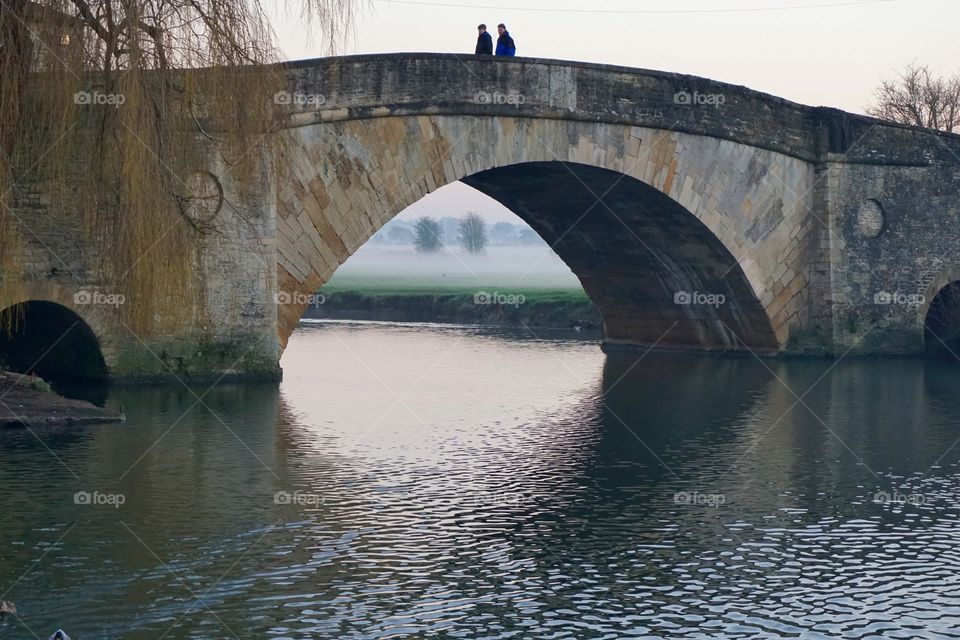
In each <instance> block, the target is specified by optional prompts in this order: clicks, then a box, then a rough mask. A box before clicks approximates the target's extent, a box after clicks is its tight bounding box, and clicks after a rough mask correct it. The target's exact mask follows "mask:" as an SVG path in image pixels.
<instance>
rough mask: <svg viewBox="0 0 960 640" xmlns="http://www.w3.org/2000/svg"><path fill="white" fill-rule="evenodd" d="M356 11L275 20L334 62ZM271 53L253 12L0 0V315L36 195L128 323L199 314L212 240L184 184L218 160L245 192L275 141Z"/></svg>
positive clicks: (148, 2) (177, 4)
mask: <svg viewBox="0 0 960 640" xmlns="http://www.w3.org/2000/svg"><path fill="white" fill-rule="evenodd" d="M264 1H266V2H268V3H270V2H272V0H264ZM366 1H367V0H303V1H302V2H299V3H294V2H288V3H286V5H285V7H284V10H286V11H287V12H299V15H300V17H301V18H302V19H303V20H304V21H307V22H309V23H311V24H314V25H317V26H318V28H319V30H320V32H321V33H323V34H324V38H325V40H326V42H327V45H328V50H333V49H335V48H336V46H337V45H338V44H339V43H341V42H342V41H343V40H344V38H345V37H346V34H347V33H348V32H349V29H350V27H351V25H352V24H353V22H354V20H355V19H356V17H357V16H358V13H359V11H360V10H361V8H362V3H364V2H366ZM268 6H270V7H271V8H273V7H272V5H269V4H268ZM274 41H275V34H274V32H273V29H272V26H271V24H270V20H269V15H268V13H267V11H266V10H265V7H264V4H263V2H262V1H261V0H41V1H37V2H29V1H27V0H0V194H2V195H0V307H3V306H6V304H7V303H8V302H9V301H11V300H16V299H18V296H19V295H20V294H19V289H20V288H21V286H22V283H21V281H22V274H20V273H19V272H18V271H17V266H18V263H19V260H18V257H19V256H21V255H22V251H23V246H22V242H23V241H24V238H22V237H21V236H22V233H23V230H22V229H21V228H20V227H19V225H18V223H17V220H16V218H15V216H14V215H13V209H12V207H13V205H14V198H15V194H16V193H17V192H19V191H21V190H24V189H26V190H29V189H32V188H37V189H42V190H43V192H44V193H45V194H48V195H49V212H48V215H51V216H62V219H63V220H68V221H72V222H73V223H76V224H77V225H78V227H79V228H80V229H82V233H83V234H84V235H85V236H86V237H85V241H87V242H90V243H91V245H90V246H92V247H95V248H96V250H95V251H94V252H93V253H95V254H96V255H97V256H99V264H98V267H97V268H98V269H99V271H100V277H101V279H102V280H103V281H104V282H107V283H110V286H112V287H114V288H115V289H117V291H118V292H123V293H124V294H125V295H126V297H127V299H128V300H132V301H133V300H135V301H136V304H130V305H126V306H125V307H124V309H123V312H124V313H126V314H129V317H128V318H127V321H128V322H131V323H132V326H135V327H136V328H138V329H139V330H140V331H151V330H156V329H160V328H162V327H158V326H157V323H158V320H157V318H158V317H159V315H158V314H157V313H156V312H155V311H156V310H157V309H159V308H163V309H164V311H165V313H164V317H165V318H168V319H169V318H170V313H169V311H170V310H175V309H180V310H184V312H185V313H188V312H190V310H192V309H196V308H198V306H197V305H196V304H191V303H192V302H196V300H193V296H195V295H197V293H196V292H197V291H199V290H201V287H198V286H196V283H195V281H194V278H195V277H196V275H195V274H196V272H197V269H196V265H197V260H198V255H199V254H198V249H199V247H200V245H201V243H202V242H203V239H204V236H205V235H208V234H209V233H210V232H211V230H212V229H211V227H210V226H209V225H207V224H204V223H201V222H198V221H197V220H195V219H194V218H192V217H191V215H190V213H189V207H188V206H187V205H188V204H189V203H190V202H191V199H192V198H193V197H194V194H192V193H191V192H190V182H189V178H190V176H191V175H193V174H194V173H195V172H196V171H197V170H198V169H201V168H203V167H205V166H207V165H208V164H209V162H208V161H209V160H210V159H211V157H216V158H222V159H223V162H222V163H219V164H221V165H222V166H226V167H227V170H228V171H230V172H231V173H232V175H231V176H230V177H231V178H234V179H235V180H234V182H235V184H245V183H246V182H247V180H246V179H247V178H249V177H251V176H252V175H254V172H256V171H257V170H258V169H259V163H261V162H262V159H263V158H264V157H266V155H265V153H267V152H271V151H272V150H271V149H269V148H268V147H269V145H272V144H278V142H277V140H278V138H280V137H279V136H271V135H268V134H269V133H270V132H271V130H272V127H273V124H274V111H273V108H274V107H273V104H272V100H271V97H272V96H273V95H274V94H275V93H276V91H278V90H279V89H281V88H283V87H284V84H283V83H284V79H283V78H282V77H281V76H280V71H279V70H278V68H277V67H275V66H272V65H270V64H269V63H272V62H277V61H279V59H280V55H279V52H278V49H277V48H276V46H275V44H274ZM184 319H186V318H184Z"/></svg>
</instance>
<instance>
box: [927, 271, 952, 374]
mask: <svg viewBox="0 0 960 640" xmlns="http://www.w3.org/2000/svg"><path fill="white" fill-rule="evenodd" d="M923 343H924V350H925V351H926V353H927V355H929V356H932V357H937V358H949V359H953V360H960V281H954V282H950V283H948V284H947V285H946V286H944V287H943V288H942V289H940V291H938V292H937V294H936V295H935V296H934V297H933V300H931V301H930V307H929V309H927V316H926V318H925V319H924V323H923Z"/></svg>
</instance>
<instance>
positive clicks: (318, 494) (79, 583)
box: [0, 324, 960, 638]
mask: <svg viewBox="0 0 960 640" xmlns="http://www.w3.org/2000/svg"><path fill="white" fill-rule="evenodd" d="M541 338H542V339H541V340H534V339H532V338H531V337H530V335H529V333H528V334H526V335H524V334H523V333H522V332H509V331H501V330H493V329H487V330H483V329H471V328H463V327H460V328H452V327H451V328H438V327H417V326H403V327H400V326H390V327H385V326H381V325H377V324H361V325H350V324H318V325H306V326H304V328H302V329H301V330H300V331H298V332H297V333H296V334H294V336H293V339H292V341H291V344H290V348H289V349H288V352H287V357H286V359H285V361H284V365H285V368H286V370H287V378H286V380H285V381H284V383H283V384H282V385H281V387H280V389H279V391H278V390H277V389H276V387H275V386H270V385H264V386H260V385H246V386H229V385H226V386H224V385H221V386H217V387H216V388H213V389H212V390H209V392H207V390H206V389H205V388H202V387H201V388H196V389H193V392H192V393H191V392H190V391H187V390H186V389H183V388H173V387H162V388H119V389H115V390H113V391H111V398H110V400H109V401H110V402H111V403H122V404H123V405H124V407H125V409H126V412H127V415H128V416H129V422H128V424H127V425H124V426H105V427H100V428H91V429H87V430H83V431H76V432H70V433H67V432H63V431H58V432H52V431H51V432H40V433H38V435H39V436H40V438H41V439H42V440H43V441H44V443H45V445H44V444H41V443H40V442H39V441H38V439H37V438H35V437H34V436H33V435H31V434H30V433H27V432H6V433H4V434H2V436H0V450H2V456H0V460H2V462H3V464H2V465H0V484H2V486H4V488H5V492H4V493H3V494H2V496H0V509H2V511H3V513H5V514H6V516H5V524H4V527H3V529H2V531H0V545H2V546H3V548H7V549H12V548H16V549H18V551H17V552H16V553H14V554H12V555H5V556H4V558H3V561H2V562H0V583H4V584H13V583H14V581H16V579H17V577H18V576H20V575H21V574H23V573H24V572H26V571H27V569H28V568H30V566H31V565H32V563H33V562H34V560H35V559H36V557H37V556H38V555H40V554H44V553H46V556H45V559H44V561H43V562H42V563H39V564H38V565H37V566H36V567H35V568H33V570H32V571H30V572H29V573H28V576H27V578H24V580H22V581H21V582H19V583H17V584H16V586H15V589H14V590H13V592H12V593H11V594H9V597H10V598H11V599H13V600H15V601H16V602H17V603H18V605H22V609H23V610H24V611H25V612H26V613H25V614H24V615H25V618H24V620H25V621H26V622H27V623H28V624H30V626H31V627H35V628H40V629H46V628H48V627H55V626H59V625H63V626H64V627H65V628H67V629H68V630H69V631H70V633H71V634H72V635H75V636H79V637H90V636H96V635H98V634H102V633H103V630H104V629H110V630H111V634H113V635H115V637H121V638H133V637H146V636H159V635H161V634H162V633H163V632H164V631H166V630H168V629H170V628H171V627H172V628H173V631H171V634H170V635H169V636H168V637H177V638H208V637H219V636H224V635H229V633H228V632H227V631H226V630H225V626H229V627H230V628H232V629H234V630H241V629H242V630H243V631H242V635H243V636H246V635H252V636H256V637H271V636H276V637H300V636H302V635H304V634H307V633H309V634H311V636H312V637H317V638H342V637H348V638H349V637H356V638H374V637H387V636H391V635H401V636H402V635H405V634H406V635H412V636H426V635H429V634H431V633H432V634H440V635H442V634H450V635H454V634H456V633H458V632H463V633H466V634H468V635H470V634H473V633H474V632H476V631H477V630H479V629H484V630H487V631H488V632H491V633H503V634H507V633H509V632H510V631H516V632H520V633H521V635H524V636H529V637H537V636H538V635H544V634H546V633H548V630H551V629H552V630H553V631H557V632H559V631H560V630H570V631H571V632H572V633H573V634H574V635H575V636H576V637H594V636H600V635H602V634H603V633H606V634H623V633H627V632H628V631H629V632H634V633H649V634H652V635H670V636H677V637H683V636H686V635H689V636H691V637H693V636H695V635H696V634H698V633H699V634H703V633H710V634H711V635H715V636H724V635H726V636H733V635H736V634H746V633H767V634H769V635H774V636H775V635H777V634H782V635H785V636H786V635H790V634H793V633H798V632H799V631H801V630H815V631H818V632H820V633H822V634H823V635H825V636H829V637H838V636H840V635H844V634H847V635H848V636H849V637H861V636H863V637H865V636H867V635H869V634H870V633H871V632H873V631H875V630H876V629H877V628H883V629H888V630H896V629H907V628H908V626H909V629H910V630H911V633H916V634H921V633H928V634H929V635H932V634H935V633H937V632H940V631H945V630H946V629H948V628H955V626H956V622H957V620H958V619H960V611H958V609H957V607H956V603H955V602H954V600H953V599H952V598H951V596H950V592H949V590H948V589H945V588H944V585H946V584H949V582H950V580H951V579H952V576H953V575H956V573H957V571H958V569H960V556H958V553H957V551H956V547H955V545H954V544H953V542H952V540H954V539H955V537H956V535H958V534H960V504H958V499H957V496H958V495H960V493H958V489H960V473H958V468H957V456H958V452H957V450H956V449H953V450H950V447H951V445H952V444H954V442H955V441H956V438H957V435H958V431H957V425H956V420H955V416H956V415H958V410H960V406H958V405H960V400H958V399H957V397H956V394H955V389H956V388H957V385H958V384H960V372H957V371H956V370H955V369H953V368H950V367H948V366H944V365H942V364H940V363H935V362H923V361H870V362H866V361H853V360H849V361H842V362H840V363H838V364H834V363H831V362H829V361H804V362H799V361H786V362H776V363H770V362H761V361H759V360H758V359H756V358H754V357H752V356H745V357H742V358H724V359H720V358H710V357H699V356H683V355H677V354H664V353H650V354H648V355H646V356H645V357H643V358H642V359H639V360H638V355H639V354H632V355H628V354H612V355H609V356H604V355H603V354H602V353H601V352H600V351H599V350H598V349H597V348H596V345H595V344H592V343H584V342H573V341H569V340H566V339H559V338H557V339H554V338H551V337H550V336H541ZM194 394H196V395H194ZM798 396H799V397H800V398H801V399H802V400H801V401H799V402H798V399H797V397H798ZM198 398H202V404H198ZM171 425H172V426H171ZM45 447H49V448H50V450H51V451H53V452H54V453H55V454H56V456H57V458H56V459H55V458H54V457H52V456H51V455H50V451H48V450H47V449H46V448H45ZM58 459H59V460H60V461H62V464H60V463H58ZM74 474H75V476H76V477H74ZM93 490H99V491H101V492H119V493H122V494H123V495H124V496H125V503H124V504H123V505H122V506H121V507H119V508H116V509H114V508H112V507H94V506H90V505H77V504H74V503H73V500H72V496H73V494H74V492H76V491H93ZM884 495H886V496H888V497H891V496H892V498H890V499H888V500H887V501H886V502H884V500H882V499H881V500H877V497H878V496H881V497H882V496H884ZM897 496H912V498H911V499H910V501H909V502H907V501H901V502H897ZM73 523H76V525H75V526H73V528H72V529H71V528H70V527H71V526H72V524H73ZM61 537H62V539H61ZM24 540H27V541H32V542H29V543H28V544H27V545H23V544H22V541H24ZM57 540H60V541H59V542H58V543H57V544H56V545H54V546H52V547H51V546H50V545H51V544H52V543H54V542H56V541H57ZM18 541H19V542H18ZM15 542H16V543H17V545H18V546H15V545H14V543H15ZM198 597H199V601H198ZM211 612H213V613H211ZM214 614H215V615H214Z"/></svg>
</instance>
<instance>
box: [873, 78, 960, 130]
mask: <svg viewBox="0 0 960 640" xmlns="http://www.w3.org/2000/svg"><path fill="white" fill-rule="evenodd" d="M867 113H868V114H870V115H871V116H874V117H876V118H881V119H883V120H890V121H893V122H899V123H901V124H910V125H915V126H918V127H929V128H931V129H939V130H941V131H951V132H955V133H956V132H960V72H958V73H955V74H953V75H952V76H949V77H944V76H939V75H936V74H935V73H933V72H932V71H931V70H930V68H929V67H927V66H926V65H917V64H909V65H907V67H906V69H904V71H903V72H902V73H899V74H898V75H897V77H895V78H891V79H887V80H884V81H883V82H882V83H881V84H880V86H879V87H878V88H877V91H876V103H875V104H873V105H871V106H869V107H867Z"/></svg>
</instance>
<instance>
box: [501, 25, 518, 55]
mask: <svg viewBox="0 0 960 640" xmlns="http://www.w3.org/2000/svg"><path fill="white" fill-rule="evenodd" d="M497 32H498V33H499V34H500V37H499V38H497V55H498V56H515V55H517V45H516V43H514V41H513V38H511V37H510V32H509V31H507V27H506V25H504V24H503V23H502V22H501V23H500V24H499V25H497Z"/></svg>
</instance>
